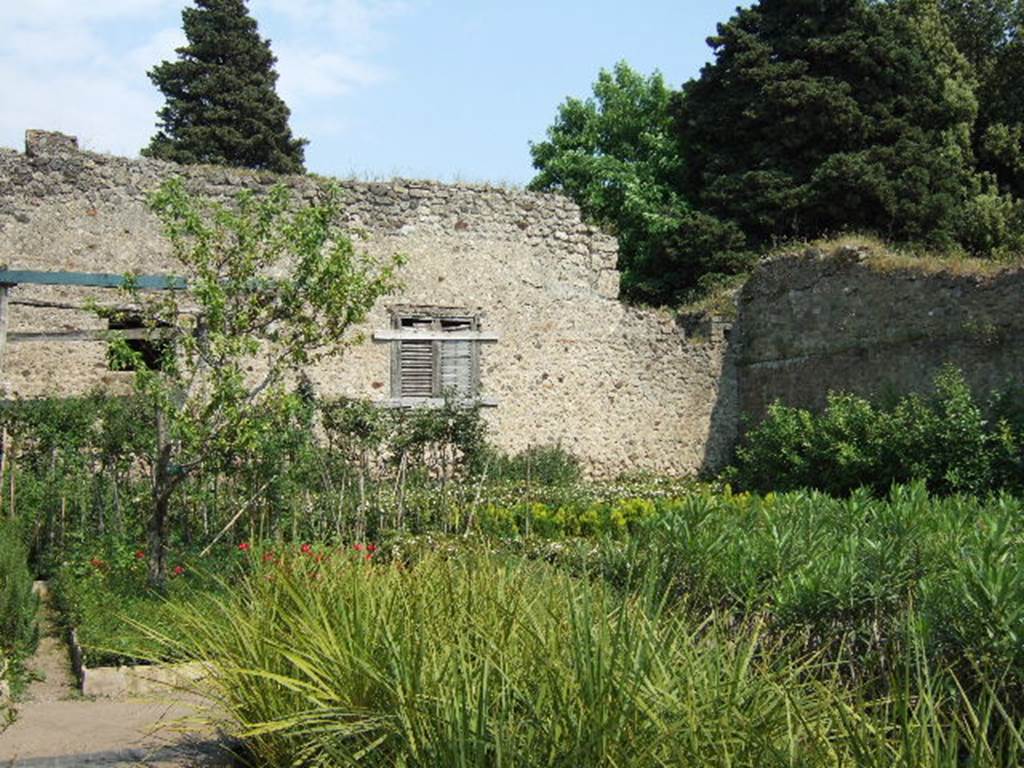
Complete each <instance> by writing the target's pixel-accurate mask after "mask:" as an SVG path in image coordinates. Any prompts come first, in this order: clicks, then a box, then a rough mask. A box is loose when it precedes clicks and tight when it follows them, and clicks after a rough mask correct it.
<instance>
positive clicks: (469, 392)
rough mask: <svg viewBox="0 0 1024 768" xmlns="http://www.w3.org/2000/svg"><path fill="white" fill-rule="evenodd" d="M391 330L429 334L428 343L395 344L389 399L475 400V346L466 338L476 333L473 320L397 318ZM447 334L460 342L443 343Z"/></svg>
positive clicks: (409, 341)
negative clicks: (446, 398) (453, 335)
mask: <svg viewBox="0 0 1024 768" xmlns="http://www.w3.org/2000/svg"><path fill="white" fill-rule="evenodd" d="M394 325H395V327H396V328H398V329H401V330H402V331H409V332H412V333H416V332H429V333H430V335H431V336H432V338H431V339H430V340H419V339H416V340H412V339H402V340H401V341H397V342H395V347H396V354H395V360H394V369H395V371H396V373H397V375H396V376H395V380H393V382H392V389H393V395H394V396H396V397H398V398H401V399H406V398H413V399H417V398H433V399H436V398H443V397H446V396H452V397H455V398H457V399H460V400H468V399H471V398H473V397H476V395H477V391H478V389H479V387H478V381H479V374H478V371H479V345H478V343H477V342H475V341H472V340H467V339H466V338H465V335H466V334H469V333H473V332H475V331H477V330H478V329H479V323H478V321H477V319H476V318H475V317H469V316H467V317H454V316H452V317H449V316H442V317H437V316H429V315H417V316H397V317H396V318H395V323H394ZM447 334H460V335H461V338H456V339H452V340H447V339H445V338H444V336H445V335H447Z"/></svg>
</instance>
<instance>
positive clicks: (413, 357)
mask: <svg viewBox="0 0 1024 768" xmlns="http://www.w3.org/2000/svg"><path fill="white" fill-rule="evenodd" d="M432 326H433V323H432V321H431V320H430V319H429V318H427V319H423V318H402V325H401V327H402V328H403V329H409V330H427V331H429V330H431V328H432ZM398 347H399V350H398V360H399V381H400V382H401V384H400V387H401V391H400V392H399V393H398V395H399V397H434V378H435V377H434V342H432V341H400V342H398Z"/></svg>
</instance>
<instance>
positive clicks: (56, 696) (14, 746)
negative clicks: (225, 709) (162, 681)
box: [0, 601, 230, 768]
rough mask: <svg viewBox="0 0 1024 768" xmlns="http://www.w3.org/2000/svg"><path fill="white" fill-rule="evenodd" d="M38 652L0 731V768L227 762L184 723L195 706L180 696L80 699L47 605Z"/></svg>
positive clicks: (206, 737) (204, 734)
mask: <svg viewBox="0 0 1024 768" xmlns="http://www.w3.org/2000/svg"><path fill="white" fill-rule="evenodd" d="M40 619H41V628H42V633H43V636H42V637H41V638H40V642H39V648H38V650H37V651H36V653H35V655H34V656H33V657H32V659H31V660H30V662H29V668H30V669H31V670H33V671H34V672H36V673H38V675H39V677H40V678H41V679H39V680H35V681H33V682H32V684H31V685H30V686H29V689H28V691H27V693H26V695H25V696H24V697H23V699H22V702H21V703H20V704H19V705H18V719H17V721H16V722H15V723H14V724H13V725H12V726H11V727H9V728H8V729H7V730H6V731H4V732H3V733H0V768H79V766H81V767H82V768H88V767H92V766H96V767H97V768H98V767H100V766H102V767H103V768H113V767H115V766H116V767H117V768H122V767H123V768H127V767H128V766H151V767H152V768H186V767H187V766H195V767H196V768H200V767H201V768H214V766H216V767H217V768H220V767H221V766H226V765H230V761H229V760H227V759H226V758H225V756H224V752H223V750H221V749H220V748H219V746H218V744H217V741H216V738H215V737H214V734H211V733H210V732H209V731H208V730H205V731H204V730H203V729H196V728H190V727H189V726H188V724H187V722H184V719H185V718H188V717H189V716H191V715H194V714H195V713H196V711H197V710H198V709H199V708H200V707H201V706H202V703H201V702H200V701H198V700H195V699H192V700H190V699H189V698H188V697H187V696H185V695H182V694H175V693H174V692H171V691H169V692H168V694H167V695H162V696H154V697H149V698H145V699H143V698H131V699H127V698H126V699H96V700H89V699H83V698H81V697H80V696H79V694H78V692H77V688H76V686H75V681H74V677H73V675H72V672H71V664H70V661H69V657H68V652H67V647H66V645H65V644H64V642H63V640H62V639H61V633H60V631H59V628H58V626H57V624H56V622H55V620H54V614H53V611H52V610H51V608H50V606H49V602H48V601H44V605H43V608H42V615H41V617H40Z"/></svg>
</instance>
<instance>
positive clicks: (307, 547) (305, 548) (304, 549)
mask: <svg viewBox="0 0 1024 768" xmlns="http://www.w3.org/2000/svg"><path fill="white" fill-rule="evenodd" d="M299 549H300V550H302V554H304V555H308V554H309V553H310V552H312V551H313V545H312V544H303V545H302V546H301V547H299Z"/></svg>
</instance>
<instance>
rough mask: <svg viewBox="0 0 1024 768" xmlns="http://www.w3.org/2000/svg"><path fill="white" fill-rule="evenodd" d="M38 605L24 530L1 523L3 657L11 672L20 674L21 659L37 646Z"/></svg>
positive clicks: (0, 655) (0, 631)
mask: <svg viewBox="0 0 1024 768" xmlns="http://www.w3.org/2000/svg"><path fill="white" fill-rule="evenodd" d="M37 607H38V599H37V597H36V595H35V594H34V593H33V591H32V574H31V572H30V571H29V569H28V552H27V550H26V547H25V544H24V541H23V537H22V534H21V531H20V530H19V529H18V528H17V527H16V526H14V525H12V524H6V525H4V524H0V658H4V657H5V658H6V659H7V660H8V666H9V673H13V674H15V675H17V673H18V672H19V670H20V661H21V660H22V659H24V658H25V657H26V656H27V655H28V654H30V653H31V652H32V651H33V650H34V649H35V646H36V641H37V640H38V636H39V635H38V629H37V625H36V609H37Z"/></svg>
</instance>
